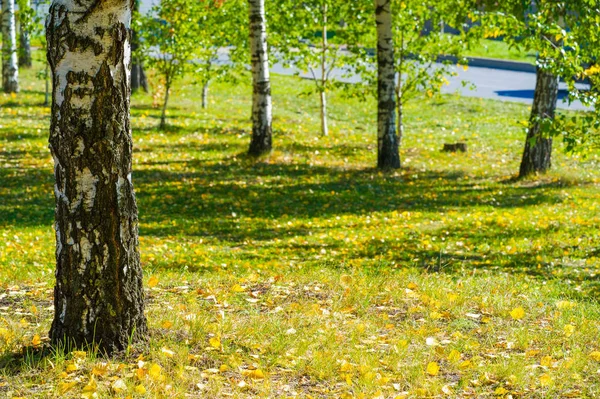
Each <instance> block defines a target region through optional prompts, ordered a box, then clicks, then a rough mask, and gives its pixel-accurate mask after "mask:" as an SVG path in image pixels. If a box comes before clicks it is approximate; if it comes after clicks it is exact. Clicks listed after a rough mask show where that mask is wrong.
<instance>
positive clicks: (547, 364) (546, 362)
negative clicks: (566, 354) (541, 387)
mask: <svg viewBox="0 0 600 399" xmlns="http://www.w3.org/2000/svg"><path fill="white" fill-rule="evenodd" d="M553 363H554V359H552V356H544V357H543V358H542V360H540V365H542V366H544V367H552V364H553Z"/></svg>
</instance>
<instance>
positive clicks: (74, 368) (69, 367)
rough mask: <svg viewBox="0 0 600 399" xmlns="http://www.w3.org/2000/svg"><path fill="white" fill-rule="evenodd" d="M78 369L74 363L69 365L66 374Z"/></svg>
mask: <svg viewBox="0 0 600 399" xmlns="http://www.w3.org/2000/svg"><path fill="white" fill-rule="evenodd" d="M78 369H79V367H78V366H77V364H75V363H69V364H68V365H67V373H72V372H74V371H77V370H78Z"/></svg>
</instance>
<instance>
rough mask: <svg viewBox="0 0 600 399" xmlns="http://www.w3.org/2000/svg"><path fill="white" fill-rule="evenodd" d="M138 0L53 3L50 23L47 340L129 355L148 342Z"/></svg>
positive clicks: (48, 20) (48, 36)
mask: <svg viewBox="0 0 600 399" xmlns="http://www.w3.org/2000/svg"><path fill="white" fill-rule="evenodd" d="M131 7H132V0H103V1H97V0H54V1H53V3H52V6H51V8H50V13H49V16H48V18H47V21H46V28H47V39H48V61H49V63H50V67H51V71H52V77H53V88H52V119H51V130H50V150H51V152H52V156H53V157H54V173H55V178H56V184H55V197H56V222H55V231H56V286H55V288H54V308H55V313H54V321H53V323H52V328H51V330H50V338H51V340H52V342H53V343H54V344H62V345H67V346H68V347H72V346H75V347H85V346H86V345H89V344H94V345H97V346H98V347H99V349H100V351H101V352H105V353H108V354H110V353H113V352H117V351H122V350H124V349H126V348H127V347H128V345H129V344H130V343H131V342H140V343H143V342H145V340H146V336H147V326H146V319H145V317H144V293H143V288H142V270H141V267H140V256H139V252H138V213H137V205H136V200H135V195H134V190H133V184H132V181H131V163H132V159H131V156H132V138H131V130H130V122H129V110H130V105H129V97H130V76H129V67H130V65H129V64H130V54H131V53H130V38H131V33H130V21H131Z"/></svg>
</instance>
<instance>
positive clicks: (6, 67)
mask: <svg viewBox="0 0 600 399" xmlns="http://www.w3.org/2000/svg"><path fill="white" fill-rule="evenodd" d="M2 88H3V90H4V92H5V93H17V92H18V91H19V67H18V64H17V29H16V21H15V0H2Z"/></svg>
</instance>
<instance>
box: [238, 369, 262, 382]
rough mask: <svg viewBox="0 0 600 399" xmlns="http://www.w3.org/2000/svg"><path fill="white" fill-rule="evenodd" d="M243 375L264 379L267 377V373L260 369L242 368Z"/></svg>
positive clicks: (254, 378)
mask: <svg viewBox="0 0 600 399" xmlns="http://www.w3.org/2000/svg"><path fill="white" fill-rule="evenodd" d="M242 375H243V376H244V377H250V378H252V379H253V380H262V379H263V378H265V374H264V373H263V372H262V371H261V370H259V369H256V370H242Z"/></svg>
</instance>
